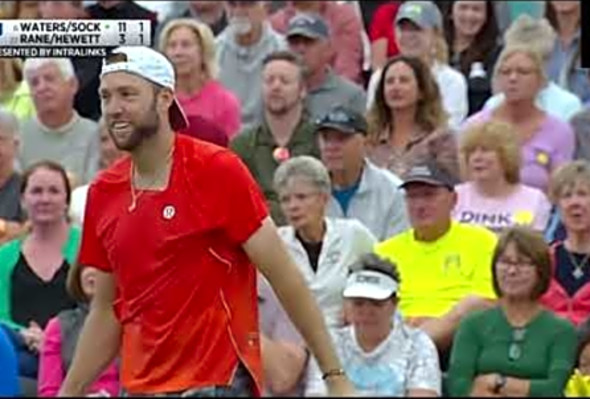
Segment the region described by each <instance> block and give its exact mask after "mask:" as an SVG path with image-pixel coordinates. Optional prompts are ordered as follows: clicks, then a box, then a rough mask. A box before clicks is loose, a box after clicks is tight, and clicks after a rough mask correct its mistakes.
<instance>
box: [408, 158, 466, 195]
mask: <svg viewBox="0 0 590 399" xmlns="http://www.w3.org/2000/svg"><path fill="white" fill-rule="evenodd" d="M412 183H422V184H428V185H431V186H438V187H446V188H448V189H449V190H451V191H452V190H454V189H455V185H456V184H458V183H459V181H458V180H457V179H456V178H455V177H453V176H452V175H450V174H449V173H447V172H446V171H445V170H443V169H442V168H441V167H440V166H438V165H437V164H436V162H434V161H431V160H429V161H424V162H419V163H416V164H415V165H414V166H412V167H411V168H410V169H409V170H408V171H407V172H406V173H405V174H404V176H403V183H402V184H401V186H400V187H401V188H405V187H407V186H408V185H410V184H412Z"/></svg>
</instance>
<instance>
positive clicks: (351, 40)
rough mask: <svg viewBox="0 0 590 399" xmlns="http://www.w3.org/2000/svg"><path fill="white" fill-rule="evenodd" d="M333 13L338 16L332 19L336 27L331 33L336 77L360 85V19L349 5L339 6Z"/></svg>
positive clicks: (361, 28)
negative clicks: (334, 53)
mask: <svg viewBox="0 0 590 399" xmlns="http://www.w3.org/2000/svg"><path fill="white" fill-rule="evenodd" d="M335 12H337V13H338V14H337V15H338V16H337V17H335V18H334V20H335V21H337V25H336V26H334V31H335V32H333V33H332V38H333V40H334V44H335V45H336V48H337V51H336V59H335V60H334V70H335V71H336V73H337V74H338V75H340V76H343V77H346V78H348V79H350V80H351V81H353V82H355V83H358V84H360V83H361V77H362V73H361V72H362V71H361V70H362V64H363V41H362V38H361V31H362V30H363V24H362V22H361V18H360V16H359V15H358V14H357V13H356V12H355V11H354V8H353V7H352V6H351V5H350V4H341V5H340V6H339V7H338V9H337V10H336V11H335Z"/></svg>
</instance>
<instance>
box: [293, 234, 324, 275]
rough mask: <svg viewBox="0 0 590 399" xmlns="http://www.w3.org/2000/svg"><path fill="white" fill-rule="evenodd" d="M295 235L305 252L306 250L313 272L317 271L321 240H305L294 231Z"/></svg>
mask: <svg viewBox="0 0 590 399" xmlns="http://www.w3.org/2000/svg"><path fill="white" fill-rule="evenodd" d="M295 236H296V237H297V239H298V240H299V241H300V242H301V245H303V248H304V249H305V252H307V257H308V258H309V264H310V265H311V268H312V269H313V272H314V273H317V271H318V261H319V259H320V253H321V252H322V244H323V242H322V241H320V242H306V241H305V240H303V239H302V238H301V236H300V235H299V234H297V233H295Z"/></svg>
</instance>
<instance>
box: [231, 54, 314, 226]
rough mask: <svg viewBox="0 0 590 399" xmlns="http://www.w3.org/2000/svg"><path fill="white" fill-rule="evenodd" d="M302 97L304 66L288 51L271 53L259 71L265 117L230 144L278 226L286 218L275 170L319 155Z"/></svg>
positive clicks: (303, 96) (296, 56)
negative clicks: (276, 187)
mask: <svg viewBox="0 0 590 399" xmlns="http://www.w3.org/2000/svg"><path fill="white" fill-rule="evenodd" d="M305 96H306V89H305V77H304V66H303V63H302V61H301V59H300V58H299V56H298V55H297V54H295V53H291V52H289V51H277V52H274V53H272V54H270V55H269V56H267V57H266V58H265V60H264V62H263V70H262V98H263V105H264V107H263V108H264V120H263V122H262V124H260V125H258V126H256V127H254V128H252V129H248V130H245V131H244V132H242V133H240V134H239V135H238V136H236V137H235V138H234V139H233V141H232V142H231V143H230V148H231V149H233V150H234V151H235V152H236V153H237V154H238V155H239V156H240V158H242V161H243V162H244V163H245V164H246V166H247V167H248V169H249V170H250V173H252V175H253V176H254V178H255V179H256V181H257V182H258V184H259V185H260V187H261V189H262V191H263V192H264V196H265V198H266V201H267V203H268V205H269V207H270V209H271V216H272V218H273V220H274V221H275V223H276V224H277V225H283V224H285V219H284V216H283V214H282V212H281V210H280V207H279V200H278V196H277V194H276V193H275V191H274V189H273V176H274V172H275V170H276V169H277V167H278V166H279V164H280V163H281V162H284V161H286V160H287V159H289V158H291V157H294V156H298V155H311V156H314V157H316V158H319V149H318V145H317V141H316V139H315V137H314V126H313V123H312V121H311V120H309V117H308V115H307V113H306V112H305V106H304V101H305Z"/></svg>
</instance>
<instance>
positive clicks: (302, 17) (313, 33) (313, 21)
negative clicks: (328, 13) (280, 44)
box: [286, 13, 330, 39]
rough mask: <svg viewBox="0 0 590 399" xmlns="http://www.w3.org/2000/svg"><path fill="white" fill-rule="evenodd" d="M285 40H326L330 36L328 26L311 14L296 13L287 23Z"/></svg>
mask: <svg viewBox="0 0 590 399" xmlns="http://www.w3.org/2000/svg"><path fill="white" fill-rule="evenodd" d="M286 36H287V38H289V37H292V36H304V37H307V38H310V39H327V38H328V37H329V36H330V30H329V29H328V25H326V22H325V21H324V19H323V18H322V17H320V16H319V15H317V14H312V13H297V14H296V15H295V16H294V17H293V18H291V20H290V21H289V26H288V28H287V35H286Z"/></svg>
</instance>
